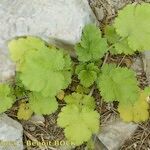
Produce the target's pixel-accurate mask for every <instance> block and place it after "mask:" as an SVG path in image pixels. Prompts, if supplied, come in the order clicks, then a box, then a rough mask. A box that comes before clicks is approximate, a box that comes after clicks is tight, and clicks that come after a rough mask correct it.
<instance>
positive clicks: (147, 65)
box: [142, 51, 150, 84]
mask: <svg viewBox="0 0 150 150" xmlns="http://www.w3.org/2000/svg"><path fill="white" fill-rule="evenodd" d="M142 59H143V63H144V71H145V72H146V77H147V81H148V83H149V84H150V51H145V52H143V53H142Z"/></svg>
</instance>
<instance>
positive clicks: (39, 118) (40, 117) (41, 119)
mask: <svg viewBox="0 0 150 150" xmlns="http://www.w3.org/2000/svg"><path fill="white" fill-rule="evenodd" d="M30 121H33V122H36V123H44V122H45V118H44V116H43V115H37V114H34V115H33V116H32V117H31V119H30Z"/></svg>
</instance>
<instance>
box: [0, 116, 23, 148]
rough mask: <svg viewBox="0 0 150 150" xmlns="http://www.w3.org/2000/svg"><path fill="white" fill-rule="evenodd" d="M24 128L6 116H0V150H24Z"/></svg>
mask: <svg viewBox="0 0 150 150" xmlns="http://www.w3.org/2000/svg"><path fill="white" fill-rule="evenodd" d="M22 136H23V128H22V126H21V124H20V123H18V122H17V121H15V120H13V119H11V118H10V117H8V116H7V115H5V114H2V115H0V150H23V142H22Z"/></svg>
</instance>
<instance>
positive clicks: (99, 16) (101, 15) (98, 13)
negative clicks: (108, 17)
mask: <svg viewBox="0 0 150 150" xmlns="http://www.w3.org/2000/svg"><path fill="white" fill-rule="evenodd" d="M95 15H96V17H97V19H98V20H99V21H101V20H103V18H104V10H103V7H100V8H99V7H95Z"/></svg>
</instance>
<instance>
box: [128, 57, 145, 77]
mask: <svg viewBox="0 0 150 150" xmlns="http://www.w3.org/2000/svg"><path fill="white" fill-rule="evenodd" d="M131 68H132V69H133V70H134V71H135V72H136V73H137V75H140V74H141V73H142V72H143V71H144V65H143V61H142V59H141V58H140V57H136V58H134V59H133V63H132V65H131Z"/></svg>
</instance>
